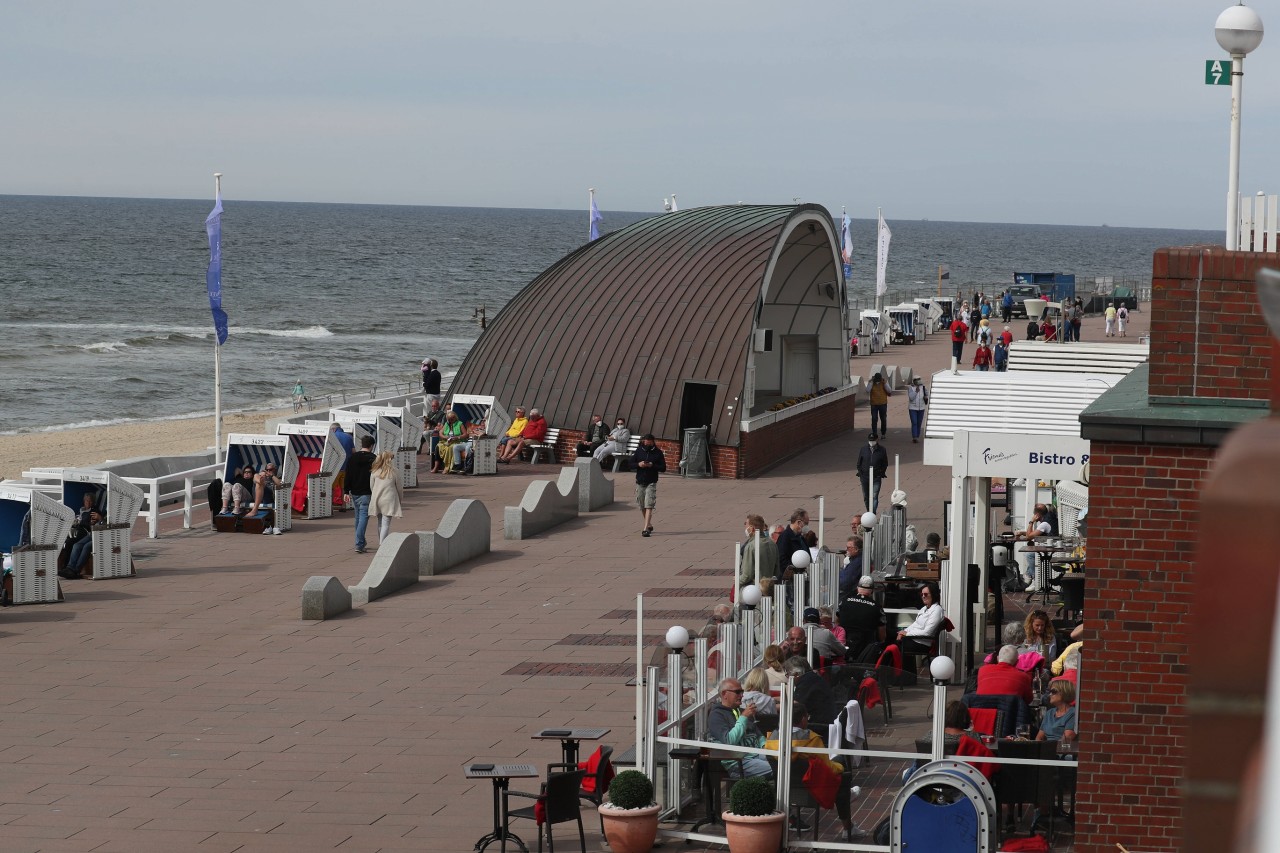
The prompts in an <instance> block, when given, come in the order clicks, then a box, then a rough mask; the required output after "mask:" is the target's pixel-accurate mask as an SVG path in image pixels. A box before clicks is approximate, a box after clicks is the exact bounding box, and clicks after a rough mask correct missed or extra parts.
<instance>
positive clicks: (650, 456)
mask: <svg viewBox="0 0 1280 853" xmlns="http://www.w3.org/2000/svg"><path fill="white" fill-rule="evenodd" d="M632 462H633V463H634V464H635V466H636V506H638V507H640V514H641V515H643V516H644V528H643V529H642V530H641V531H640V535H641V536H649V535H651V534H652V533H653V508H654V507H655V506H657V505H658V475H659V474H661V473H662V472H663V471H665V470H667V457H666V456H665V455H664V454H663V452H662V450H661V449H659V447H658V445H657V444H656V443H655V442H654V439H653V435H652V433H645V434H644V435H643V436H642V437H641V438H640V445H639V446H638V447H637V448H636V454H635V457H634V458H633V459H632Z"/></svg>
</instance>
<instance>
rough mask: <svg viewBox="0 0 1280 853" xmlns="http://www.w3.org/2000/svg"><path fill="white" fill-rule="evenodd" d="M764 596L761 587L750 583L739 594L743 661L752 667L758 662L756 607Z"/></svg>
mask: <svg viewBox="0 0 1280 853" xmlns="http://www.w3.org/2000/svg"><path fill="white" fill-rule="evenodd" d="M763 597H764V594H763V593H761V592H760V587H758V586H756V585H755V584H753V583H749V584H747V585H746V586H744V587H743V588H742V592H741V593H739V594H738V604H739V605H741V607H742V652H743V654H742V660H743V661H744V662H745V664H746V665H747V666H748V667H750V666H754V665H755V662H756V660H755V659H756V650H755V643H756V605H758V604H759V603H760V599H761V598H763Z"/></svg>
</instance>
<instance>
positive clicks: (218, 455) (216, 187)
mask: <svg viewBox="0 0 1280 853" xmlns="http://www.w3.org/2000/svg"><path fill="white" fill-rule="evenodd" d="M213 197H214V198H222V173H221V172H214V173H213ZM213 462H214V464H215V465H221V464H222V344H221V343H219V342H218V333H217V330H214V334H213Z"/></svg>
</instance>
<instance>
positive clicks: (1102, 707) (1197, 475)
mask: <svg viewBox="0 0 1280 853" xmlns="http://www.w3.org/2000/svg"><path fill="white" fill-rule="evenodd" d="M1153 369H1154V365H1153ZM1091 452H1092V455H1091V457H1090V459H1089V465H1090V468H1091V471H1092V477H1091V482H1090V488H1089V545H1088V547H1089V583H1088V587H1087V590H1088V592H1087V596H1088V597H1087V599H1086V612H1087V614H1088V616H1087V619H1086V625H1087V626H1088V627H1087V629H1086V630H1087V631H1088V634H1087V635H1086V642H1085V649H1084V655H1083V664H1082V675H1081V702H1080V731H1081V753H1080V778H1079V785H1078V789H1077V790H1078V798H1079V806H1078V808H1079V811H1078V813H1077V814H1078V816H1077V818H1076V823H1075V825H1076V850H1078V851H1083V853H1103V851H1107V853H1114V851H1115V849H1116V847H1115V845H1116V842H1119V843H1121V844H1124V845H1125V847H1127V848H1129V849H1131V850H1143V851H1156V850H1161V851H1163V850H1170V851H1172V850H1179V849H1181V839H1182V799H1181V797H1182V791H1181V786H1182V781H1183V774H1184V765H1185V761H1186V749H1187V746H1188V728H1187V714H1186V708H1185V695H1186V691H1187V683H1188V676H1187V661H1186V655H1187V649H1188V641H1187V633H1186V627H1187V624H1188V621H1189V619H1190V615H1191V607H1192V601H1193V595H1192V582H1193V575H1194V566H1193V557H1194V552H1195V548H1196V544H1197V541H1198V538H1199V536H1200V530H1199V526H1198V524H1197V521H1198V518H1199V495H1200V491H1201V488H1202V486H1203V482H1204V479H1205V476H1206V473H1207V471H1208V469H1209V466H1210V463H1211V462H1212V459H1213V449H1212V448H1192V447H1176V446H1158V445H1135V444H1119V443H1112V442H1100V441H1094V442H1093V443H1092V447H1091ZM1228 627H1229V626H1228V624H1227V623H1226V622H1225V621H1224V622H1223V624H1222V628H1223V629H1224V630H1226V629H1228ZM1220 639H1221V640H1224V641H1225V640H1228V639H1229V638H1228V637H1226V636H1225V635H1224V636H1222V637H1221V638H1220Z"/></svg>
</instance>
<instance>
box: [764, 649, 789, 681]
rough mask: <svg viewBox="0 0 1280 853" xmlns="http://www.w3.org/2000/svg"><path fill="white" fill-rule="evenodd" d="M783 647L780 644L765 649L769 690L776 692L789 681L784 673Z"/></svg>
mask: <svg viewBox="0 0 1280 853" xmlns="http://www.w3.org/2000/svg"><path fill="white" fill-rule="evenodd" d="M782 657H783V655H782V647H781V646H779V645H778V644H776V643H775V644H773V645H771V646H765V649H764V674H765V677H766V678H768V679H769V689H770V690H774V689H776V688H778V687H781V686H782V683H783V682H784V681H786V680H787V675H786V673H784V672H783V671H782Z"/></svg>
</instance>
